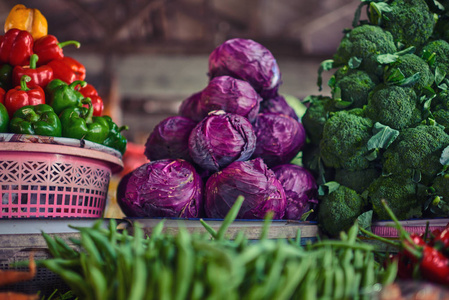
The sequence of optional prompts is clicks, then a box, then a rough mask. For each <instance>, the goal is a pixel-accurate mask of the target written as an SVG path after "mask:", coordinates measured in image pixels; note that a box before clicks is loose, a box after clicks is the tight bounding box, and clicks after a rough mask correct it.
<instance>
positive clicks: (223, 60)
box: [117, 39, 317, 220]
mask: <svg viewBox="0 0 449 300" xmlns="http://www.w3.org/2000/svg"><path fill="white" fill-rule="evenodd" d="M208 75H209V82H208V84H207V85H206V87H205V88H204V89H202V90H201V91H198V92H195V93H193V94H192V95H190V96H189V97H187V98H185V99H184V100H183V101H182V102H181V105H180V107H179V111H178V113H179V115H176V116H170V117H168V118H166V119H164V120H162V121H161V122H160V123H159V124H157V125H156V126H155V127H154V129H153V130H152V132H151V133H150V134H149V136H148V139H147V141H146V143H145V155H146V157H147V158H148V159H149V160H150V161H153V162H158V161H160V160H163V159H183V160H186V161H189V162H191V163H192V165H193V166H194V168H195V171H196V172H197V173H198V175H199V176H200V177H201V179H202V181H203V184H204V186H205V187H206V188H205V191H204V201H203V202H204V205H205V207H204V215H200V217H204V216H207V217H211V218H223V217H224V216H225V215H226V213H227V212H228V211H229V209H230V207H231V206H232V204H233V203H234V202H235V201H236V198H237V197H238V196H239V195H243V196H244V198H245V203H244V204H243V209H242V212H241V214H239V216H238V217H239V218H244V219H261V218H263V217H264V215H265V214H267V213H270V212H272V213H274V218H276V219H281V218H284V217H285V216H288V217H289V218H294V219H298V220H299V219H301V217H303V216H305V217H306V216H309V215H311V213H312V212H313V209H314V208H315V203H314V204H313V205H310V203H309V200H311V199H309V198H308V197H307V196H303V197H302V196H301V197H298V198H296V199H295V200H291V201H289V203H291V205H292V207H291V210H296V212H295V213H288V214H287V213H286V211H287V210H289V209H290V208H288V207H287V206H288V205H287V204H286V203H287V201H286V196H285V191H284V187H283V185H282V184H281V183H280V182H279V180H277V179H276V177H275V176H274V173H273V171H272V170H271V168H274V167H276V166H277V165H282V164H288V163H291V162H293V161H294V159H295V158H297V157H298V156H299V153H300V152H301V150H302V149H303V147H304V145H305V141H306V132H305V129H304V127H303V124H302V123H301V120H300V118H299V116H298V114H297V113H296V111H295V110H294V109H293V107H292V106H290V104H289V102H287V100H286V98H285V97H284V96H283V95H281V94H279V93H278V89H279V86H280V84H281V80H280V78H281V74H280V70H279V68H278V65H277V63H276V59H275V58H274V57H273V55H272V54H271V52H270V51H269V50H268V49H267V48H265V47H264V46H262V45H261V44H259V43H257V42H255V41H253V40H249V39H231V40H228V41H225V42H224V43H223V44H221V45H219V46H218V47H217V48H216V49H214V50H213V51H212V53H211V54H210V56H209V73H208ZM295 100H297V99H295ZM298 103H299V100H298ZM149 175H150V174H149ZM291 176H293V177H294V176H296V173H292V175H291ZM297 176H299V177H298V179H297V180H296V181H295V183H296V184H298V185H299V186H300V187H304V189H306V190H307V193H308V194H309V195H312V194H313V193H314V190H315V191H316V190H317V186H316V185H315V184H313V183H312V181H313V182H314V181H315V180H314V178H313V177H307V178H306V177H305V176H301V175H299V174H298V175H297ZM167 184H168V183H167ZM124 187H125V186H124V185H122V186H120V187H119V193H118V195H123V194H125V193H134V190H133V189H135V187H132V186H127V188H128V190H126V191H123V190H121V189H123V188H124ZM157 189H160V191H161V195H165V194H164V192H163V191H164V187H163V186H160V187H158V188H157ZM299 189H300V188H299ZM186 193H189V191H186ZM316 199H317V198H316V197H314V199H313V200H312V201H315V200H316ZM122 201H126V200H125V199H121V198H120V196H119V197H118V198H117V202H118V203H120V202H122ZM159 201H160V202H165V201H167V199H166V198H165V196H163V197H161V199H160V200H159ZM293 202H294V204H293ZM299 207H302V208H304V209H298V208H299ZM306 208H308V209H307V210H306ZM125 214H127V215H128V214H130V215H132V212H128V213H125Z"/></svg>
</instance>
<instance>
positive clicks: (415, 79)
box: [399, 72, 421, 86]
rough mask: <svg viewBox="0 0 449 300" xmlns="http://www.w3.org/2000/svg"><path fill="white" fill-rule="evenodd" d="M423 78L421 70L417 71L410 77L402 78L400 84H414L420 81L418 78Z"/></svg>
mask: <svg viewBox="0 0 449 300" xmlns="http://www.w3.org/2000/svg"><path fill="white" fill-rule="evenodd" d="M420 78H421V73H420V72H416V73H415V74H413V75H412V76H410V77H407V78H404V79H403V80H401V81H400V82H399V85H400V86H408V85H414V84H415V83H417V82H418V80H419V79H420Z"/></svg>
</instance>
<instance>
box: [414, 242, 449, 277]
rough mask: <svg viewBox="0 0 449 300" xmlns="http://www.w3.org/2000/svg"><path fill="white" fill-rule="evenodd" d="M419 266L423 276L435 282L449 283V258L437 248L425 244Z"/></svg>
mask: <svg viewBox="0 0 449 300" xmlns="http://www.w3.org/2000/svg"><path fill="white" fill-rule="evenodd" d="M419 268H420V273H421V275H422V277H423V278H425V279H427V280H430V281H432V282H435V283H440V284H449V258H448V257H446V256H444V254H443V253H441V252H440V251H438V250H437V249H435V248H433V247H430V246H424V248H423V252H422V258H421V261H420V264H419Z"/></svg>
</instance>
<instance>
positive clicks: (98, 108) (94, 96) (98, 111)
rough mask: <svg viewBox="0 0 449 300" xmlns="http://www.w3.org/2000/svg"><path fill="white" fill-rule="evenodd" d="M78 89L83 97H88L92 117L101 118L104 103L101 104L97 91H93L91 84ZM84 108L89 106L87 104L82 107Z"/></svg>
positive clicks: (101, 100)
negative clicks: (92, 113) (92, 112)
mask: <svg viewBox="0 0 449 300" xmlns="http://www.w3.org/2000/svg"><path fill="white" fill-rule="evenodd" d="M78 87H79V89H78V91H79V92H80V93H81V94H83V96H84V97H86V98H87V97H89V98H90V100H91V101H92V107H93V109H94V116H96V117H101V115H102V114H103V110H104V103H103V99H102V98H101V97H100V96H99V95H98V92H97V90H96V89H95V87H94V86H93V85H91V84H89V83H88V84H86V86H84V87H81V86H78ZM83 106H84V107H86V108H89V106H88V105H87V104H84V105H83Z"/></svg>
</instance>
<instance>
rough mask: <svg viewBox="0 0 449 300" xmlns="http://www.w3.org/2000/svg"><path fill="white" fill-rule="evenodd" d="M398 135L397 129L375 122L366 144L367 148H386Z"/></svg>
mask: <svg viewBox="0 0 449 300" xmlns="http://www.w3.org/2000/svg"><path fill="white" fill-rule="evenodd" d="M398 136H399V131H398V130H396V129H393V128H391V127H389V126H386V125H383V124H381V123H379V122H376V123H375V124H374V127H373V136H372V137H371V138H370V139H369V140H368V143H367V144H366V146H367V148H368V150H372V149H387V148H388V147H389V146H390V145H391V144H392V143H393V142H394V141H395V140H396V138H397V137H398Z"/></svg>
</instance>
